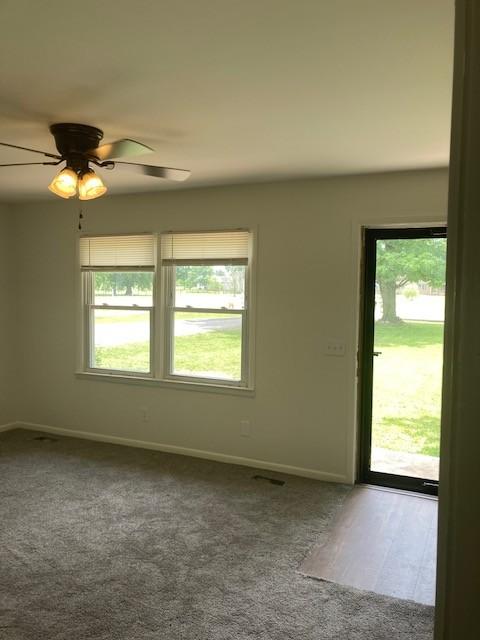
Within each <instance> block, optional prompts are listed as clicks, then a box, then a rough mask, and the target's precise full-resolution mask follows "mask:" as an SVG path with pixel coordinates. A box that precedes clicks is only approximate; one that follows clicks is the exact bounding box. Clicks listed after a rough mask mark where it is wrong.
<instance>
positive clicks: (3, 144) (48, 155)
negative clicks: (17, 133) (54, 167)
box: [0, 142, 62, 159]
mask: <svg viewBox="0 0 480 640" xmlns="http://www.w3.org/2000/svg"><path fill="white" fill-rule="evenodd" d="M0 145H1V146H2V147H11V148H12V149H22V150H23V151H31V152H32V153H41V154H42V156H46V157H47V158H58V159H61V157H62V156H59V155H56V154H55V153H46V152H45V151H39V150H38V149H29V148H28V147H19V146H18V144H9V143H8V142H0Z"/></svg>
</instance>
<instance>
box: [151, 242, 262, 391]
mask: <svg viewBox="0 0 480 640" xmlns="http://www.w3.org/2000/svg"><path fill="white" fill-rule="evenodd" d="M249 253H250V233H249V231H246V230H233V231H212V232H198V233H167V234H163V235H162V237H161V248H160V256H161V260H162V267H163V269H164V271H165V272H166V278H165V283H166V289H167V304H166V309H167V312H166V322H165V324H166V327H167V334H168V340H167V352H168V353H167V364H168V369H167V375H168V376H170V377H172V378H181V379H184V380H192V379H198V378H201V379H204V380H208V381H219V380H221V381H222V382H224V383H228V384H237V385H242V384H243V385H244V384H246V380H247V378H248V359H247V356H246V349H247V344H248V324H249V322H248V277H247V276H248V263H249Z"/></svg>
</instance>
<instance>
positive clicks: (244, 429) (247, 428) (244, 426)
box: [240, 419, 251, 438]
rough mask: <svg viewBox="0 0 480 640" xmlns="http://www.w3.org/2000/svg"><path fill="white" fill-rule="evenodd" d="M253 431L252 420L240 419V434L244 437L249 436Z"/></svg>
mask: <svg viewBox="0 0 480 640" xmlns="http://www.w3.org/2000/svg"><path fill="white" fill-rule="evenodd" d="M250 433H251V425H250V420H246V419H245V420H240V435H241V436H242V437H243V438H249V437H250Z"/></svg>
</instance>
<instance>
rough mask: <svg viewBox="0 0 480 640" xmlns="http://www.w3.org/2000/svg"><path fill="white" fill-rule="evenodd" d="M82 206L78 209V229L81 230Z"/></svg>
mask: <svg viewBox="0 0 480 640" xmlns="http://www.w3.org/2000/svg"><path fill="white" fill-rule="evenodd" d="M83 219H84V218H83V208H82V207H80V209H79V211H78V230H79V231H81V230H82V220H83Z"/></svg>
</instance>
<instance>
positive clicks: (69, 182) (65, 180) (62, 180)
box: [48, 167, 78, 198]
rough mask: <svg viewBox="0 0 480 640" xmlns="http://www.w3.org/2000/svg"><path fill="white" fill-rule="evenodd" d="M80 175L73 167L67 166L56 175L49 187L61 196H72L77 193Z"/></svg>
mask: <svg viewBox="0 0 480 640" xmlns="http://www.w3.org/2000/svg"><path fill="white" fill-rule="evenodd" d="M77 182H78V177H77V174H76V173H75V171H74V170H73V169H70V167H65V169H62V170H61V171H60V173H57V175H56V176H55V177H54V179H53V180H52V182H51V183H50V184H49V185H48V188H49V189H50V191H51V192H52V193H54V194H55V195H57V196H60V197H61V198H71V197H72V196H74V195H75V194H76V193H77Z"/></svg>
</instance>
